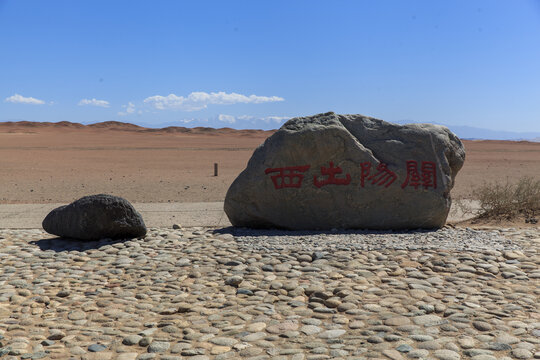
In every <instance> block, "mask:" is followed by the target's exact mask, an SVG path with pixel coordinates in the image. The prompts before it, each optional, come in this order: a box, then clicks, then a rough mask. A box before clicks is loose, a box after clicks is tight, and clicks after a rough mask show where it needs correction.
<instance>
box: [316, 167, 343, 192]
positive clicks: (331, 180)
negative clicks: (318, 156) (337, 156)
mask: <svg viewBox="0 0 540 360" xmlns="http://www.w3.org/2000/svg"><path fill="white" fill-rule="evenodd" d="M342 172H343V171H342V170H341V168H340V167H339V166H337V167H334V162H332V161H330V167H328V168H326V167H324V166H321V174H322V175H327V176H328V178H327V179H326V180H322V181H319V180H317V176H316V175H314V176H313V184H315V186H316V187H318V188H320V187H321V186H325V185H328V184H334V185H349V183H350V182H351V175H350V174H346V175H345V178H344V179H343V178H341V179H339V178H336V174H341V173H342Z"/></svg>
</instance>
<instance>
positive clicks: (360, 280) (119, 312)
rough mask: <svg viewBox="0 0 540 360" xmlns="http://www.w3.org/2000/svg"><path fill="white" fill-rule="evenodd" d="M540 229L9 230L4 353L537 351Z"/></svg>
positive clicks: (285, 355) (481, 357)
mask: <svg viewBox="0 0 540 360" xmlns="http://www.w3.org/2000/svg"><path fill="white" fill-rule="evenodd" d="M539 249H540V228H536V229H534V228H533V229H499V230H489V231H479V230H472V229H454V228H444V229H441V230H439V231H437V232H425V231H418V232H395V233H394V232H340V231H335V232H330V233H328V234H326V233H310V232H284V231H253V230H248V229H220V230H212V229H204V228H186V229H183V228H177V229H170V228H152V229H150V231H149V234H148V235H147V237H146V238H145V239H134V240H129V241H111V240H107V239H104V240H101V241H97V242H79V241H70V240H64V239H53V238H51V236H50V235H48V234H46V233H44V232H43V231H42V230H0V262H1V267H0V357H2V360H3V359H4V358H5V359H41V358H43V359H45V358H46V359H68V358H73V359H120V360H129V359H163V360H165V359H169V360H172V359H191V360H201V359H239V358H241V359H291V360H293V359H294V360H300V359H311V360H315V359H368V358H372V359H373V358H385V359H407V358H410V359H441V360H446V359H448V360H453V359H461V358H472V359H476V360H489V359H530V358H531V359H532V358H540V311H539V304H538V303H539V301H538V300H539V298H540V266H539V265H540V254H539Z"/></svg>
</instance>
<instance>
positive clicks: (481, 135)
mask: <svg viewBox="0 0 540 360" xmlns="http://www.w3.org/2000/svg"><path fill="white" fill-rule="evenodd" d="M0 123H3V124H4V125H8V124H10V123H11V124H13V125H15V124H18V125H24V126H27V127H36V126H48V125H56V126H69V127H84V125H87V126H90V127H93V128H98V127H107V128H111V129H122V130H128V128H130V129H131V130H140V131H149V132H152V131H157V130H159V129H163V130H167V131H181V132H195V133H198V132H200V131H203V130H204V131H209V130H211V129H222V130H227V131H234V130H235V129H231V128H230V127H226V128H224V127H222V126H216V125H229V126H230V125H231V124H223V123H219V122H218V123H212V122H210V123H209V122H208V121H201V120H198V119H194V120H182V121H170V122H162V123H157V122H156V123H144V122H137V124H130V123H123V122H118V121H105V122H101V123H86V124H78V123H71V122H67V121H62V122H56V123H43V122H32V121H24V120H19V119H16V120H13V121H7V122H6V121H0ZM394 123H396V124H400V125H404V124H418V123H420V122H418V121H413V120H399V121H394ZM434 124H437V125H443V126H446V127H448V128H449V129H450V130H452V132H454V133H455V134H456V135H457V136H458V137H459V138H461V139H465V140H510V141H532V142H540V132H513V131H501V130H491V129H482V128H477V127H472V126H463V125H447V124H440V123H434ZM186 125H189V127H186ZM235 125H237V126H238V125H239V124H235ZM265 125H266V126H263V128H264V129H263V131H273V130H272V126H271V125H270V126H269V124H265ZM237 126H235V127H237ZM255 127H256V126H249V125H248V126H245V128H246V129H245V130H247V131H248V132H249V131H254V130H250V129H247V128H251V129H254V128H255ZM277 127H279V126H277ZM145 128H146V130H145ZM239 131H243V130H239Z"/></svg>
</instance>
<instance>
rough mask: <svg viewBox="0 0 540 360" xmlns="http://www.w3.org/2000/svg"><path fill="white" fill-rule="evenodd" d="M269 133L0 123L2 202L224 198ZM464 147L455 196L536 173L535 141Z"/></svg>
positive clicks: (538, 146)
mask: <svg viewBox="0 0 540 360" xmlns="http://www.w3.org/2000/svg"><path fill="white" fill-rule="evenodd" d="M271 134H272V132H269V131H259V130H242V131H238V130H232V129H209V128H195V129H186V128H178V127H172V128H165V129H159V130H156V129H145V128H141V127H139V126H136V125H131V124H123V123H117V122H107V123H100V124H95V125H89V126H84V125H80V124H74V123H67V122H63V123H56V124H51V123H28V122H19V123H0V169H1V172H0V203H47V202H69V201H72V200H74V199H76V198H78V197H81V196H83V195H87V194H94V193H111V194H115V195H120V196H123V197H125V198H127V199H129V200H130V201H133V202H167V201H171V202H204V201H222V200H223V199H224V197H225V193H226V191H227V188H228V187H229V185H230V183H231V182H232V181H233V180H234V178H235V177H236V175H237V174H238V173H239V172H240V171H242V170H243V169H244V167H245V165H246V163H247V161H248V159H249V158H250V156H251V154H252V152H253V150H254V149H255V148H256V147H257V146H258V145H259V144H260V143H262V142H263V141H264V139H265V138H266V137H268V136H269V135H271ZM464 143H465V147H466V150H467V159H466V162H465V166H464V167H463V169H462V171H461V172H460V173H459V175H458V178H457V182H456V186H455V188H454V190H453V196H454V197H457V198H460V197H468V194H469V193H470V190H471V188H472V187H473V186H477V185H480V184H482V182H483V181H494V180H506V179H507V178H508V179H511V180H513V179H517V178H519V177H521V176H522V175H530V176H536V177H538V176H540V143H529V142H509V141H464ZM214 163H218V164H219V176H218V177H214V176H213V164H214Z"/></svg>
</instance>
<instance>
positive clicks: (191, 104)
mask: <svg viewBox="0 0 540 360" xmlns="http://www.w3.org/2000/svg"><path fill="white" fill-rule="evenodd" d="M283 100H284V99H283V98H281V97H278V96H257V95H249V96H246V95H242V94H237V93H230V94H228V93H226V92H223V91H220V92H211V93H206V92H202V91H199V92H192V93H191V94H189V95H188V96H187V97H184V96H177V95H175V94H169V95H168V96H161V95H155V96H150V97H147V98H146V99H144V103H146V104H149V105H151V106H153V107H154V108H156V109H158V110H167V109H172V110H185V111H196V110H201V109H204V108H206V107H207V106H208V105H214V104H219V105H230V104H238V103H244V104H260V103H265V102H275V101H283Z"/></svg>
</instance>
